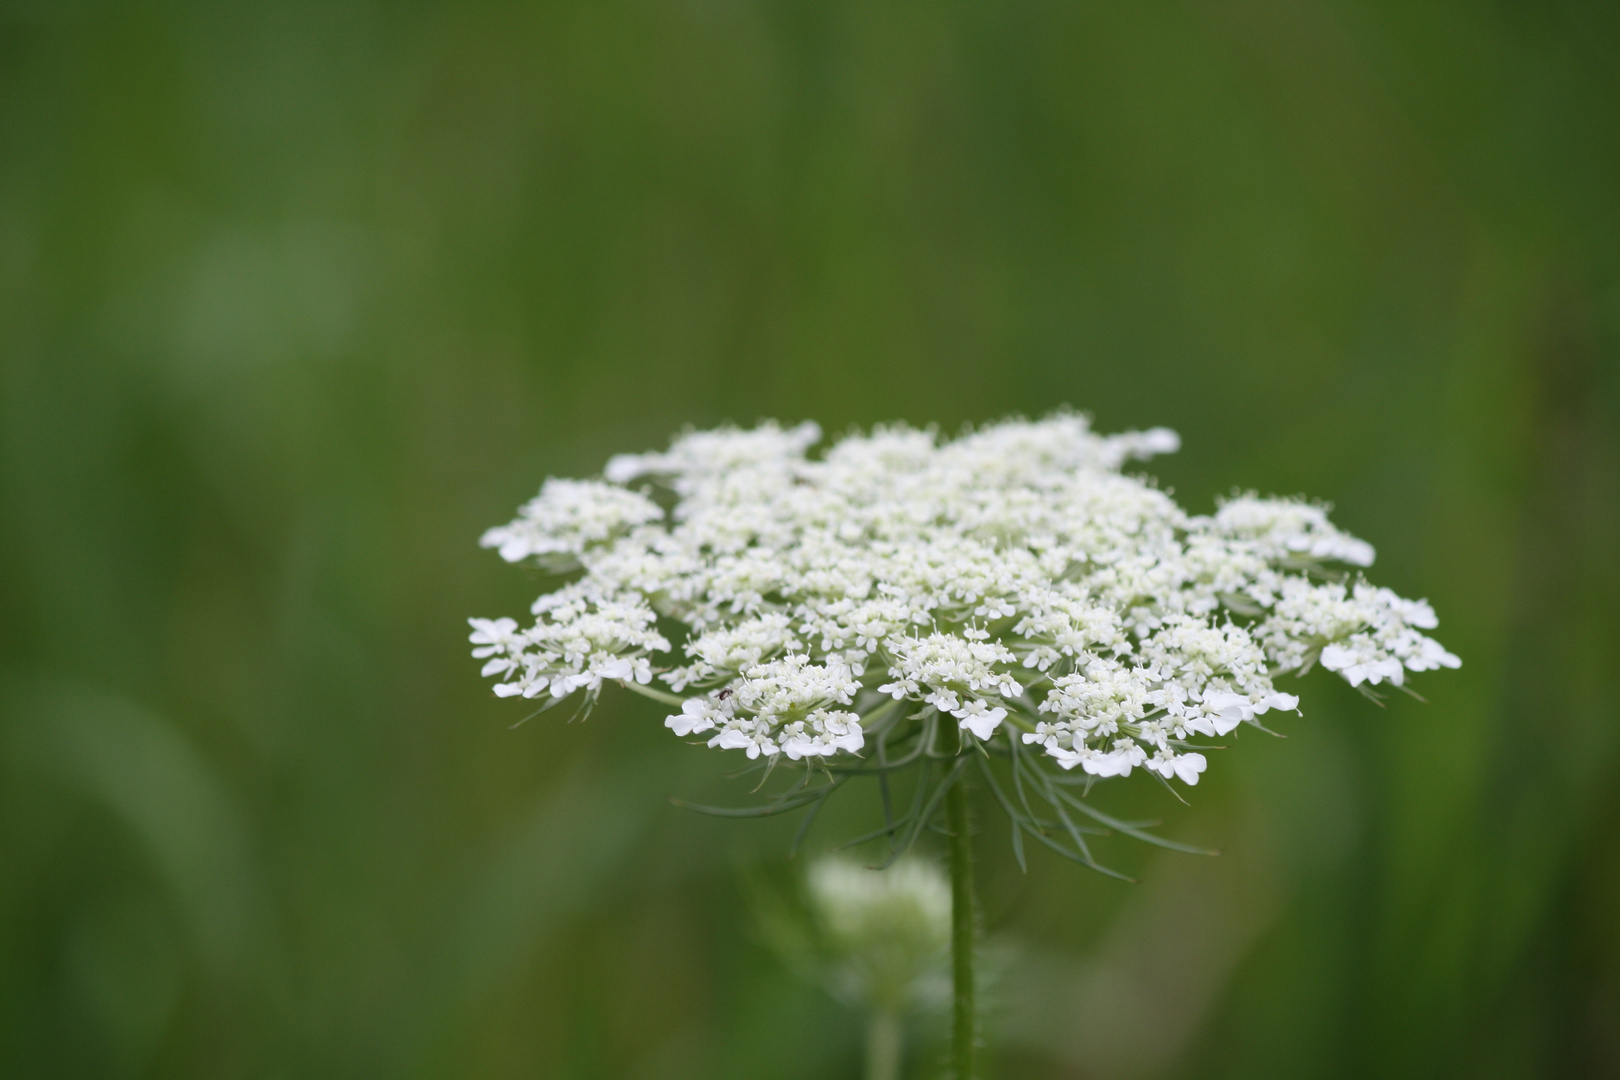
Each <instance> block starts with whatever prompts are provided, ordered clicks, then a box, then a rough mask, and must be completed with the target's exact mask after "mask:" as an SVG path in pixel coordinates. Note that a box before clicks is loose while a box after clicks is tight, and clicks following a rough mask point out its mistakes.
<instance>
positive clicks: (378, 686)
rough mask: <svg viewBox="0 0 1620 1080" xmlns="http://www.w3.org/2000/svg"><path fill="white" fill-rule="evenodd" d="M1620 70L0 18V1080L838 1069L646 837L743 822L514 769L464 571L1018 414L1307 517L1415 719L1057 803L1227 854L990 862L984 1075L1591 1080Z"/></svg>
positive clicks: (687, 0)
mask: <svg viewBox="0 0 1620 1080" xmlns="http://www.w3.org/2000/svg"><path fill="white" fill-rule="evenodd" d="M1617 58H1620V8H1616V7H1615V6H1614V5H1613V4H1609V3H1589V4H1588V3H1577V2H1558V0H1548V2H1543V3H1528V2H1521V3H1509V2H1506V0H1501V2H1494V3H1492V2H1475V3H1464V2H1455V3H1445V2H1410V0H1400V2H1394V0H1389V2H1374V3H1365V4H1351V3H1340V2H1331V0H1296V2H1290V3H1284V2H1279V0H1235V2H1231V3H1224V4H1223V3H1169V2H1160V0H1145V2H1141V3H1128V4H1107V3H1093V2H1076V3H1053V2H1036V0H1003V2H999V3H993V4H992V3H982V4H971V3H961V2H956V3H951V2H942V3H900V2H865V3H845V2H837V0H822V2H819V3H811V2H804V0H667V2H662V3H655V2H642V3H610V2H606V0H597V2H591V3H572V4H550V3H532V4H516V5H511V4H498V3H484V2H477V0H475V2H464V3H426V2H417V3H401V4H392V5H385V4H377V3H370V4H366V3H349V2H342V0H321V2H309V3H281V2H268V0H266V2H258V3H234V4H233V3H212V4H209V3H196V4H192V5H189V6H188V5H184V4H151V3H105V4H103V3H95V2H92V0H83V2H61V3H53V2H50V0H4V2H3V3H0V1072H3V1073H4V1074H5V1075H7V1076H19V1077H23V1076H27V1077H140V1076H153V1077H159V1076H161V1077H262V1078H267V1080H271V1078H281V1077H287V1078H291V1077H334V1078H337V1077H344V1078H353V1077H379V1078H381V1077H458V1078H482V1077H489V1078H507V1077H512V1078H516V1077H559V1078H562V1077H567V1078H587V1077H631V1078H636V1077H646V1078H654V1077H656V1078H668V1080H678V1078H686V1077H691V1078H705V1080H708V1078H756V1077H853V1076H855V1075H857V1073H858V1068H859V1060H860V1031H861V1025H860V1020H859V1018H858V1017H856V1016H854V1015H853V1014H851V1013H849V1012H847V1011H845V1010H843V1009H842V1008H841V1007H839V1006H837V1005H836V1004H834V1003H832V1002H831V1000H830V999H826V998H825V996H824V995H822V994H821V993H820V991H818V990H817V989H816V988H814V987H810V986H807V985H804V984H801V983H800V982H798V981H796V980H795V979H794V978H793V976H792V975H791V974H790V973H789V972H788V971H787V970H786V969H785V968H784V967H783V965H782V964H781V963H780V962H779V961H778V960H777V959H776V958H775V957H774V956H773V955H772V954H771V952H770V951H769V950H768V949H767V948H766V947H765V946H764V945H763V944H762V943H761V940H760V936H759V934H758V933H757V931H756V926H755V921H754V919H753V917H752V916H751V914H750V910H749V903H748V899H747V897H748V889H747V888H746V887H745V886H744V885H743V884H742V883H743V882H744V880H745V879H747V878H748V876H749V875H750V874H754V873H765V874H767V875H776V877H777V878H779V879H781V880H786V879H787V877H788V876H789V875H790V874H791V873H792V869H791V865H790V864H788V863H787V861H786V849H787V840H788V837H789V835H790V833H791V829H792V824H793V823H791V822H787V823H781V822H774V823H766V824H760V823H737V822H729V821H717V820H714V819H709V818H703V817H698V816H696V815H692V814H689V813H687V812H684V811H681V810H677V809H675V808H673V807H671V806H670V805H669V804H668V802H667V801H666V797H667V796H668V795H670V794H685V795H696V794H702V795H705V796H710V797H713V798H716V799H726V798H733V797H737V796H740V795H741V794H742V793H741V792H740V791H739V790H737V788H736V786H735V785H732V784H728V783H727V782H726V781H725V780H724V778H723V776H722V773H723V772H724V771H725V770H726V769H727V768H728V763H727V762H725V761H722V760H721V759H720V758H718V756H716V755H714V754H712V753H709V752H706V751H701V750H694V749H691V748H689V747H687V746H685V745H684V744H683V743H681V742H680V741H679V740H676V739H674V738H672V737H670V736H669V735H668V733H667V732H666V731H664V730H663V729H662V727H661V719H662V715H663V711H664V710H661V709H660V708H658V707H657V706H656V705H653V704H652V703H650V702H646V701H643V700H640V699H632V698H630V696H629V695H622V694H613V693H609V694H607V695H606V696H605V701H604V703H603V705H602V707H601V708H600V709H599V710H598V712H597V713H596V715H595V716H593V717H592V718H591V719H590V720H589V721H588V722H587V723H584V724H575V725H568V724H565V723H562V722H560V721H558V720H555V719H553V717H555V716H556V715H557V714H554V713H553V714H547V715H546V716H544V717H542V718H540V719H538V720H536V721H534V722H531V723H529V724H527V725H525V726H522V727H519V728H517V729H516V730H511V729H510V725H511V724H512V722H513V721H514V720H516V719H517V717H518V716H519V715H520V714H521V710H520V709H519V707H518V706H516V705H514V704H513V703H511V702H501V701H498V700H496V699H495V698H493V697H492V696H491V694H490V691H489V687H488V685H487V683H486V682H485V681H484V680H481V679H479V678H478V675H477V668H478V665H477V663H475V662H474V661H473V660H472V659H471V658H470V657H469V656H468V647H467V646H466V644H465V638H466V633H467V628H466V624H465V621H464V620H465V619H466V617H467V616H469V615H474V614H477V615H483V616H494V615H499V614H507V613H510V614H521V613H522V612H523V610H524V609H525V607H526V605H527V603H528V601H529V600H530V599H531V598H532V594H533V593H534V591H535V590H536V588H537V586H536V583H535V582H534V581H533V580H532V579H530V578H529V577H527V576H526V575H525V574H523V573H521V572H518V571H515V570H513V569H512V568H510V567H507V566H505V565H504V564H502V563H501V562H500V560H499V559H497V558H496V557H495V556H494V555H493V554H491V553H489V552H485V551H480V550H479V549H478V548H477V546H476V540H477V537H478V535H479V533H480V531H481V530H482V529H483V528H485V527H486V526H489V525H492V524H496V523H499V522H502V521H505V520H507V519H508V518H509V517H510V515H511V513H512V511H513V510H514V508H515V507H516V506H517V504H518V503H519V502H521V501H522V500H523V499H525V498H527V497H528V496H529V495H531V494H532V493H533V492H534V491H535V490H536V488H537V487H538V485H539V483H540V481H541V480H542V479H543V478H544V477H545V476H547V475H551V474H555V475H564V476H567V475H585V474H589V473H592V472H594V471H596V470H597V469H599V468H600V467H601V464H602V462H603V461H604V460H605V459H606V457H607V456H608V455H609V454H610V453H612V452H615V451H620V450H642V449H648V448H652V447H657V446H661V445H662V444H663V443H664V441H665V440H666V439H667V437H668V435H669V434H670V433H672V432H673V431H676V430H677V429H679V428H680V427H682V426H683V425H686V424H696V425H700V426H701V425H710V424H715V423H718V422H722V421H725V420H735V421H737V422H740V423H752V422H753V421H755V420H757V419H759V418H762V417H779V418H781V419H783V420H784V421H796V420H799V419H802V418H814V419H816V420H818V421H820V422H821V423H822V424H823V425H824V426H825V427H826V428H827V429H828V430H829V432H833V433H836V432H839V431H841V430H843V429H845V428H847V427H849V426H850V425H864V424H870V423H873V422H876V421H881V420H888V419H896V418H903V419H906V420H909V421H912V422H916V423H928V422H938V423H939V424H940V425H941V426H942V428H943V429H944V430H946V431H954V430H955V429H956V428H957V427H958V426H960V425H961V424H963V423H966V422H973V421H983V420H986V419H992V418H996V417H1000V416H1003V415H1006V414H1009V413H1014V412H1021V413H1025V414H1030V415H1036V414H1040V413H1042V412H1045V411H1047V410H1049V409H1051V408H1054V407H1056V406H1059V405H1061V404H1065V403H1067V404H1070V405H1073V406H1074V407H1076V408H1079V409H1084V410H1087V411H1089V412H1091V413H1092V414H1093V415H1094V416H1095V418H1096V421H1097V424H1098V426H1099V427H1100V428H1102V429H1104V430H1118V429H1122V428H1126V427H1145V426H1150V425H1155V424H1165V425H1169V426H1172V427H1175V428H1176V429H1178V430H1179V431H1180V432H1181V433H1182V435H1183V437H1184V440H1185V447H1186V448H1185V449H1184V450H1183V452H1182V453H1180V454H1178V455H1175V456H1174V457H1172V458H1168V459H1163V460H1161V461H1160V462H1157V463H1155V465H1154V468H1153V470H1152V471H1153V472H1155V473H1156V474H1157V475H1159V476H1160V477H1161V479H1162V480H1163V482H1164V483H1165V484H1167V485H1170V486H1173V487H1174V488H1175V489H1176V491H1177V492H1178V495H1179V497H1180V498H1181V500H1182V501H1183V503H1184V504H1185V505H1187V506H1189V507H1190V508H1192V509H1195V510H1200V511H1202V510H1207V509H1209V508H1210V507H1211V506H1212V505H1213V498H1214V497H1215V496H1216V495H1217V494H1221V493H1225V492H1228V491H1230V490H1232V489H1233V488H1234V487H1242V488H1255V489H1259V490H1261V491H1263V492H1277V493H1284V494H1291V493H1297V492H1303V493H1306V494H1308V495H1311V496H1315V497H1319V498H1324V499H1330V500H1332V501H1333V502H1334V503H1335V504H1336V506H1337V510H1336V520H1337V521H1338V522H1339V523H1340V524H1341V525H1343V526H1345V527H1346V528H1348V529H1350V530H1351V531H1353V532H1355V533H1357V534H1358V535H1360V536H1363V537H1365V538H1367V539H1368V540H1370V541H1372V542H1373V543H1374V544H1375V545H1377V547H1378V549H1379V553H1380V558H1379V562H1378V565H1377V566H1376V567H1375V568H1374V572H1373V574H1374V577H1375V579H1376V580H1377V581H1378V582H1379V583H1381V584H1387V585H1390V586H1392V587H1394V588H1396V589H1397V590H1398V591H1400V592H1402V593H1404V594H1406V595H1413V596H1427V597H1429V598H1430V599H1431V600H1432V601H1433V602H1434V604H1435V606H1436V608H1437V609H1438V610H1439V612H1440V616H1441V627H1440V631H1439V633H1438V636H1439V637H1440V639H1441V640H1442V641H1443V642H1444V643H1445V644H1446V645H1447V646H1449V647H1450V648H1451V649H1452V650H1454V651H1455V652H1457V653H1458V654H1459V655H1461V656H1462V657H1463V660H1464V666H1463V668H1462V670H1461V671H1460V672H1457V673H1438V674H1431V675H1427V676H1423V677H1420V678H1419V679H1418V680H1416V685H1417V688H1418V689H1419V690H1420V691H1421V692H1422V693H1424V694H1425V695H1426V696H1427V697H1428V698H1429V699H1430V702H1431V703H1430V704H1427V705H1425V704H1420V703H1418V702H1416V701H1413V700H1410V699H1407V698H1405V697H1403V696H1400V695H1397V696H1396V697H1394V698H1393V699H1391V700H1390V702H1389V704H1388V708H1387V709H1379V708H1377V707H1375V706H1373V705H1372V704H1370V703H1368V702H1367V701H1365V700H1364V699H1362V698H1360V697H1359V696H1357V695H1356V694H1354V693H1353V692H1351V691H1349V690H1348V689H1346V688H1345V687H1344V686H1343V685H1342V684H1339V683H1338V682H1336V681H1335V680H1333V679H1332V678H1331V677H1328V676H1324V675H1322V674H1321V673H1317V674H1314V675H1312V676H1310V677H1309V678H1308V679H1307V680H1305V685H1304V686H1303V687H1301V688H1300V689H1301V692H1302V694H1303V696H1304V701H1305V705H1304V707H1305V712H1306V716H1305V718H1304V719H1303V720H1298V719H1292V718H1290V719H1288V720H1287V721H1286V724H1285V728H1284V730H1285V732H1286V734H1287V735H1288V738H1287V739H1286V740H1271V739H1266V738H1264V737H1259V738H1256V737H1253V736H1249V737H1245V738H1243V739H1242V740H1241V742H1242V745H1241V746H1240V747H1238V748H1237V749H1235V750H1233V751H1231V752H1229V753H1228V754H1225V755H1222V758H1221V760H1220V761H1219V762H1217V763H1215V767H1214V768H1212V769H1211V771H1210V773H1209V774H1208V777H1207V779H1206V781H1205V783H1204V784H1201V785H1200V786H1199V787H1198V788H1197V789H1196V791H1195V792H1194V793H1192V794H1193V795H1194V798H1193V803H1194V805H1193V807H1192V808H1191V810H1182V809H1180V808H1179V807H1177V806H1175V805H1174V804H1170V803H1169V800H1168V799H1167V798H1166V797H1164V795H1163V794H1162V792H1161V791H1160V790H1159V789H1158V788H1157V787H1156V786H1155V785H1151V784H1138V783H1136V782H1135V781H1130V782H1126V783H1116V786H1115V788H1114V789H1113V790H1104V791H1103V792H1102V793H1101V794H1100V796H1099V797H1100V798H1102V799H1103V800H1104V805H1107V806H1110V807H1113V808H1121V812H1123V811H1124V810H1126V809H1128V810H1130V811H1131V812H1133V813H1145V814H1153V815H1157V816H1164V817H1165V818H1166V824H1165V829H1166V830H1167V831H1168V832H1169V833H1170V834H1172V835H1175V836H1179V837H1183V838H1187V839H1192V840H1197V841H1200V842H1208V843H1211V844H1214V845H1217V846H1220V847H1222V848H1223V849H1225V852H1226V854H1225V855H1223V856H1222V857H1220V858H1218V859H1199V858H1194V857H1190V856H1180V855H1169V854H1162V853H1158V852H1155V851H1147V850H1143V849H1140V848H1137V847H1134V846H1131V845H1128V844H1126V845H1120V844H1112V845H1110V846H1108V847H1106V848H1105V850H1104V855H1105V857H1107V858H1108V859H1110V860H1111V861H1112V862H1114V863H1115V864H1116V865H1120V866H1123V867H1125V868H1127V869H1130V870H1132V871H1134V872H1136V873H1137V874H1138V875H1139V876H1140V877H1141V878H1142V884H1140V885H1136V886H1128V885H1122V884H1119V883H1117V882H1113V881H1110V880H1106V879H1103V878H1101V877H1099V876H1096V875H1093V874H1088V873H1086V872H1084V871H1082V870H1080V869H1078V868H1076V867H1073V866H1070V865H1067V864H1063V863H1060V862H1059V861H1058V860H1057V859H1056V858H1055V857H1046V854H1045V853H1044V852H1040V851H1036V852H1035V853H1034V856H1033V862H1032V865H1031V867H1030V871H1029V873H1028V875H1027V876H1024V875H1020V874H1019V873H1018V872H1017V869H1016V867H1015V866H1014V865H1013V864H1012V862H1011V858H1010V855H1009V854H1008V852H1007V844H1006V841H1005V833H1004V831H1003V823H1002V821H1001V819H1000V818H999V817H998V816H997V815H996V814H995V813H994V812H993V811H991V810H990V809H989V808H988V807H983V808H981V810H982V811H983V812H982V814H981V817H980V820H981V823H982V824H983V826H984V832H983V834H982V836H981V839H980V841H979V848H980V851H981V852H982V855H981V858H982V863H981V871H982V875H983V876H982V877H981V892H982V895H983V897H984V901H985V909H986V911H985V919H986V929H987V931H988V932H989V934H990V935H991V938H992V940H993V941H994V942H996V943H998V944H997V945H996V948H997V949H998V950H1000V953H1001V955H1003V956H1004V957H1005V958H1006V962H1005V963H1004V964H1003V965H1002V970H1001V971H1000V974H999V975H998V976H997V977H996V980H995V983H994V985H993V987H992V989H991V999H992V1009H991V1012H990V1015H989V1018H988V1021H987V1032H988V1035H987V1037H988V1045H989V1053H990V1066H991V1071H992V1073H993V1075H994V1076H999V1077H1007V1078H1011V1077H1031V1078H1058V1077H1064V1078H1081V1077H1086V1078H1148V1077H1186V1078H1192V1077H1263V1076H1289V1077H1319V1076H1320V1077H1347V1078H1348V1077H1368V1076H1379V1077H1451V1076H1468V1077H1537V1076H1591V1077H1599V1076H1615V1075H1620V919H1617V916H1620V734H1617V722H1616V712H1617V710H1616V706H1615V700H1616V699H1615V685H1616V678H1615V671H1616V670H1617V669H1620V616H1617V611H1620V582H1617V570H1616V562H1617V560H1616V555H1617V547H1620V544H1617V537H1620V441H1617V430H1620V424H1617V417H1620V378H1617V373H1620V371H1617V369H1620V364H1617V362H1616V361H1617V351H1620V59H1617ZM871 812H872V811H871V806H870V805H868V804H867V803H864V802H862V801H861V799H859V798H857V799H853V800H850V801H848V803H847V804H846V805H844V806H842V807H840V808H838V810H837V812H836V813H833V814H830V815H829V816H828V818H827V819H825V820H824V822H823V823H822V824H820V825H818V827H817V829H816V831H815V832H813V833H812V834H811V839H810V844H809V848H810V849H811V850H812V851H815V850H822V849H825V848H826V847H827V846H829V845H830V844H831V843H833V842H835V841H837V840H838V839H840V837H841V836H845V835H849V834H850V833H852V832H855V831H859V830H861V829H864V828H866V827H869V823H870V815H871ZM800 861H802V857H801V860H800ZM914 1049H915V1053H914V1054H913V1059H912V1068H913V1075H916V1076H925V1075H933V1072H932V1071H931V1070H933V1068H934V1066H935V1065H936V1064H937V1063H938V1061H939V1053H938V1050H937V1047H935V1046H933V1045H932V1044H930V1043H928V1042H927V1041H926V1039H923V1040H921V1041H919V1042H917V1043H916V1044H914Z"/></svg>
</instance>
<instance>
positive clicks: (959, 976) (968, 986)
mask: <svg viewBox="0 0 1620 1080" xmlns="http://www.w3.org/2000/svg"><path fill="white" fill-rule="evenodd" d="M945 826H946V828H947V829H948V830H949V831H950V834H951V975H952V981H953V983H954V986H955V990H956V1008H955V1014H954V1018H953V1019H954V1025H953V1029H952V1032H951V1061H952V1063H953V1064H954V1066H955V1074H956V1080H973V1076H974V1066H973V1061H974V1054H975V1051H976V1049H977V1046H976V1041H977V1037H978V1028H977V1024H976V1022H975V1021H976V1017H975V1016H974V1010H973V841H972V837H971V836H969V835H968V803H967V785H966V783H965V778H964V777H958V778H957V781H956V783H954V784H952V785H951V787H950V790H949V791H947V792H946V793H945Z"/></svg>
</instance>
